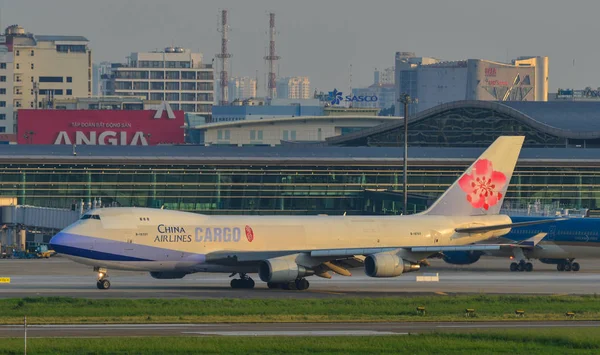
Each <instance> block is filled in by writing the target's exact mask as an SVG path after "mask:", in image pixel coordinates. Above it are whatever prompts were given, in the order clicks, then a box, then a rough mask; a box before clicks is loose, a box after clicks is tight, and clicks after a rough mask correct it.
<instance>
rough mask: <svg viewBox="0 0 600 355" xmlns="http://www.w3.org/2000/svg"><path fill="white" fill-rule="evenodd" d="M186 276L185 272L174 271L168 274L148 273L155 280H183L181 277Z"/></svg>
mask: <svg viewBox="0 0 600 355" xmlns="http://www.w3.org/2000/svg"><path fill="white" fill-rule="evenodd" d="M187 274H188V273H187V272H176V271H170V272H164V271H160V272H159V271H153V272H151V273H150V276H152V277H153V278H155V279H183V277H184V276H185V275H187Z"/></svg>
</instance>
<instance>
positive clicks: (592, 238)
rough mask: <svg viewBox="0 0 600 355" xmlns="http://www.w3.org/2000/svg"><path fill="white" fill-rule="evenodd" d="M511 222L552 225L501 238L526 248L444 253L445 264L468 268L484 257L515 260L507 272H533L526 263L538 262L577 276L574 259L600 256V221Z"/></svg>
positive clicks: (516, 231)
mask: <svg viewBox="0 0 600 355" xmlns="http://www.w3.org/2000/svg"><path fill="white" fill-rule="evenodd" d="M511 219H512V220H513V222H515V223H522V222H528V221H532V222H535V221H552V222H551V223H546V224H539V225H530V226H527V227H519V228H513V229H512V230H511V231H510V233H508V234H506V235H504V236H502V239H503V240H509V241H510V242H512V243H524V242H527V241H529V244H530V246H529V247H520V248H516V249H514V250H510V248H505V249H503V250H488V251H485V252H484V251H475V252H470V251H466V252H465V251H451V252H445V253H443V259H444V261H446V262H447V263H449V264H456V265H469V264H473V263H475V262H477V261H479V259H480V258H481V256H483V255H488V256H495V257H510V258H511V259H513V258H514V259H516V260H518V262H512V263H511V264H510V271H532V270H533V264H532V263H531V262H530V261H528V260H531V259H537V260H539V261H540V262H542V263H544V264H556V269H557V270H558V271H575V272H577V271H579V270H580V268H581V265H579V263H578V262H575V261H574V260H575V258H597V257H598V256H599V255H600V253H599V251H600V249H598V248H600V218H565V219H560V222H558V220H556V219H553V218H552V217H527V216H520V217H511ZM557 222H558V223H557ZM532 236H534V237H532ZM536 236H537V237H536ZM530 237H531V238H530ZM528 238H529V239H528ZM532 238H536V239H537V241H534V240H530V239H532Z"/></svg>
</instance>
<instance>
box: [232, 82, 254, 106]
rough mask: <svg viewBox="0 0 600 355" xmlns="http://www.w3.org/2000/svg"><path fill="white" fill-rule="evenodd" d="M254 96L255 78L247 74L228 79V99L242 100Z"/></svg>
mask: <svg viewBox="0 0 600 355" xmlns="http://www.w3.org/2000/svg"><path fill="white" fill-rule="evenodd" d="M255 97H256V79H255V78H251V77H249V76H244V77H233V78H231V79H229V101H230V102H232V101H235V100H239V101H244V100H247V99H250V98H255Z"/></svg>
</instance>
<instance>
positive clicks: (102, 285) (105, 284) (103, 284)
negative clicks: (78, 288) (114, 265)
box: [96, 279, 110, 290]
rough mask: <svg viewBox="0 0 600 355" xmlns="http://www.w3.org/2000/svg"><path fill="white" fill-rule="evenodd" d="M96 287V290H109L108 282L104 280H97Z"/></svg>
mask: <svg viewBox="0 0 600 355" xmlns="http://www.w3.org/2000/svg"><path fill="white" fill-rule="evenodd" d="M96 287H98V289H100V290H108V289H109V288H110V281H108V280H106V279H104V280H99V281H98V282H97V283H96Z"/></svg>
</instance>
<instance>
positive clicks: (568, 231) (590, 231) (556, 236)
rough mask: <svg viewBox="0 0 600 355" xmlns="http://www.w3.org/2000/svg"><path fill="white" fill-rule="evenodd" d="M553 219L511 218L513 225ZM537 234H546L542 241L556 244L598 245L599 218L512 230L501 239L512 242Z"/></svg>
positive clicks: (599, 237) (571, 219) (573, 219)
mask: <svg viewBox="0 0 600 355" xmlns="http://www.w3.org/2000/svg"><path fill="white" fill-rule="evenodd" d="M554 218H555V217H526V216H523V217H521V216H519V217H511V219H512V221H513V223H519V222H529V221H539V220H548V219H554ZM538 233H548V235H546V237H544V239H543V240H545V241H553V242H556V243H561V242H562V243H569V242H586V243H600V218H568V219H567V220H563V221H557V222H551V223H546V224H538V225H533V226H527V227H518V228H513V229H512V230H511V231H510V233H508V234H506V235H504V236H503V238H507V239H511V240H514V241H522V240H525V239H529V238H531V237H533V236H534V235H536V234H538Z"/></svg>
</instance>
